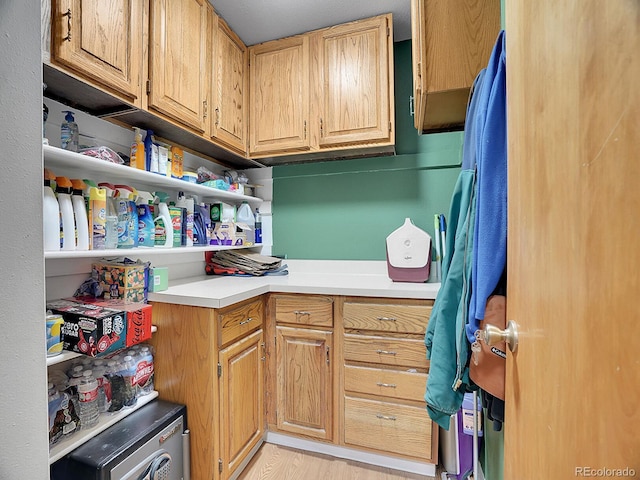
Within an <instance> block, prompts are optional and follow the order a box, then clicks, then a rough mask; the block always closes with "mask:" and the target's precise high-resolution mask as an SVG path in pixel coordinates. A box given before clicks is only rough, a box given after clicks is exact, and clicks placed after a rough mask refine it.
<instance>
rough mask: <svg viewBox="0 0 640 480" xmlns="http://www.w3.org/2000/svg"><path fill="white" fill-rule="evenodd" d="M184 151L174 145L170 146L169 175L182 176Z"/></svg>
mask: <svg viewBox="0 0 640 480" xmlns="http://www.w3.org/2000/svg"><path fill="white" fill-rule="evenodd" d="M183 157H184V152H183V150H182V149H181V148H180V147H176V146H175V145H174V146H172V147H171V176H172V177H173V178H182V171H183Z"/></svg>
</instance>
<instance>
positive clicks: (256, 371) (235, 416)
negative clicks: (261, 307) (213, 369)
mask: <svg viewBox="0 0 640 480" xmlns="http://www.w3.org/2000/svg"><path fill="white" fill-rule="evenodd" d="M219 359H220V360H219V362H220V367H221V368H220V381H219V384H220V426H221V428H220V446H221V448H220V455H221V460H222V462H221V465H222V475H221V478H222V479H226V478H229V476H230V475H231V474H232V473H233V472H234V471H235V470H236V469H237V468H238V466H239V465H240V463H241V462H242V461H243V460H244V459H245V458H246V456H247V455H248V454H249V452H250V451H251V449H252V448H253V447H254V446H255V445H256V444H257V443H258V442H259V441H260V440H261V439H262V435H263V432H264V427H265V421H264V375H263V368H264V367H263V364H264V343H263V340H262V330H258V331H257V332H255V333H253V334H251V335H250V336H248V337H246V338H244V339H242V340H240V341H238V342H236V343H234V344H232V345H231V346H229V347H227V348H225V349H224V350H221V351H220V356H219Z"/></svg>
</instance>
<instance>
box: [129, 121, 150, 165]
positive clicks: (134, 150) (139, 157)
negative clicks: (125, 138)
mask: <svg viewBox="0 0 640 480" xmlns="http://www.w3.org/2000/svg"><path fill="white" fill-rule="evenodd" d="M133 130H134V132H135V135H134V138H133V143H132V144H131V157H130V160H129V165H131V166H132V167H134V168H138V169H140V170H145V169H146V160H145V150H144V142H143V141H142V132H141V131H140V129H139V128H138V127H135V128H134V129H133Z"/></svg>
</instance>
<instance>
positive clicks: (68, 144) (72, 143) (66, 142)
mask: <svg viewBox="0 0 640 480" xmlns="http://www.w3.org/2000/svg"><path fill="white" fill-rule="evenodd" d="M62 113H65V114H66V115H65V116H64V122H62V125H60V144H61V146H62V148H64V149H65V150H71V151H72V152H77V151H78V124H77V123H76V122H75V120H74V118H73V112H72V111H70V110H63V111H62Z"/></svg>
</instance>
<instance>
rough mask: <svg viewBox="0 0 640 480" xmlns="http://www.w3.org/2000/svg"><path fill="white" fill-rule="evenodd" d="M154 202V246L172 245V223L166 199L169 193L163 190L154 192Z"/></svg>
mask: <svg viewBox="0 0 640 480" xmlns="http://www.w3.org/2000/svg"><path fill="white" fill-rule="evenodd" d="M154 195H155V199H154V202H155V203H157V205H158V208H157V214H156V218H155V219H154V221H153V222H154V225H155V229H156V232H155V233H156V234H155V238H154V243H155V246H156V247H173V225H172V224H171V215H170V214H169V207H168V206H167V200H168V198H169V195H167V194H166V193H164V192H155V193H154Z"/></svg>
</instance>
